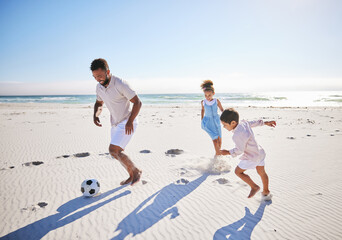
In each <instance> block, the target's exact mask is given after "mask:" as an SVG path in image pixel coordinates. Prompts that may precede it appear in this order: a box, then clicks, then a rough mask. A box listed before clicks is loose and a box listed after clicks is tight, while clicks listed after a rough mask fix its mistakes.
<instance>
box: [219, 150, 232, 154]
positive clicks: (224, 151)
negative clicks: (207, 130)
mask: <svg viewBox="0 0 342 240" xmlns="http://www.w3.org/2000/svg"><path fill="white" fill-rule="evenodd" d="M220 153H221V154H222V155H230V152H229V151H228V150H224V149H222V150H220Z"/></svg>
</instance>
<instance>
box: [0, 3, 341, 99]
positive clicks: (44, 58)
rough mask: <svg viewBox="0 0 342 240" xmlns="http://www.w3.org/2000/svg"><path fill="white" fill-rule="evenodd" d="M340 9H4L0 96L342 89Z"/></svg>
mask: <svg viewBox="0 0 342 240" xmlns="http://www.w3.org/2000/svg"><path fill="white" fill-rule="evenodd" d="M341 26H342V1H341V0H279V1H274V0H260V1H255V0H245V1H243V0H241V1H237V0H211V1H209V0H206V1H201V0H163V1H161V0H153V1H152V0H144V1H138V0H136V1H130V0H125V1H119V0H116V1H115V0H111V1H88V0H82V1H81V0H72V1H64V0H58V1H53V0H41V1H34V0H33V1H26V0H25V1H24V0H22V1H20V0H2V1H0V55H1V58H0V95H8V94H9V95H11V94H86V93H89V94H93V93H94V91H95V85H96V82H95V80H94V79H93V78H92V75H91V72H90V70H89V65H90V63H91V61H92V60H93V59H95V58H99V57H102V58H105V59H107V61H108V63H109V66H110V69H111V72H112V73H113V74H114V75H116V76H118V77H121V78H123V79H125V80H127V81H128V82H129V83H130V85H132V87H133V88H134V89H135V90H136V91H137V92H138V93H171V92H174V93H177V92H200V89H199V85H200V83H201V81H202V80H204V79H211V80H213V81H214V86H215V88H216V91H217V92H231V91H235V92H236V91H238V92H248V91H269V90H279V91H281V90H342V44H341V43H342V31H341V29H342V28H341Z"/></svg>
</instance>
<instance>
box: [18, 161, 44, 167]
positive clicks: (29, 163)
mask: <svg viewBox="0 0 342 240" xmlns="http://www.w3.org/2000/svg"><path fill="white" fill-rule="evenodd" d="M43 163H44V162H40V161H34V162H27V163H23V164H22V165H23V166H31V165H34V166H38V165H40V164H43Z"/></svg>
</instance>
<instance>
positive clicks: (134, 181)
mask: <svg viewBox="0 0 342 240" xmlns="http://www.w3.org/2000/svg"><path fill="white" fill-rule="evenodd" d="M141 173H142V171H140V170H138V171H137V172H136V173H133V174H134V175H133V180H132V183H131V186H133V185H134V184H136V183H137V182H139V181H140V177H141Z"/></svg>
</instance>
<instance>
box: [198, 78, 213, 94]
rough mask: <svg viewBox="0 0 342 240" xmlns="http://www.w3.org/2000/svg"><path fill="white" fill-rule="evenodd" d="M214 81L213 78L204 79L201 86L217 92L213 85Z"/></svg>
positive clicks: (206, 89) (205, 89) (204, 89)
mask: <svg viewBox="0 0 342 240" xmlns="http://www.w3.org/2000/svg"><path fill="white" fill-rule="evenodd" d="M213 85H214V83H213V81H211V80H204V81H203V83H202V84H201V88H202V90H203V91H213V92H215V89H214V87H213Z"/></svg>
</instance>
